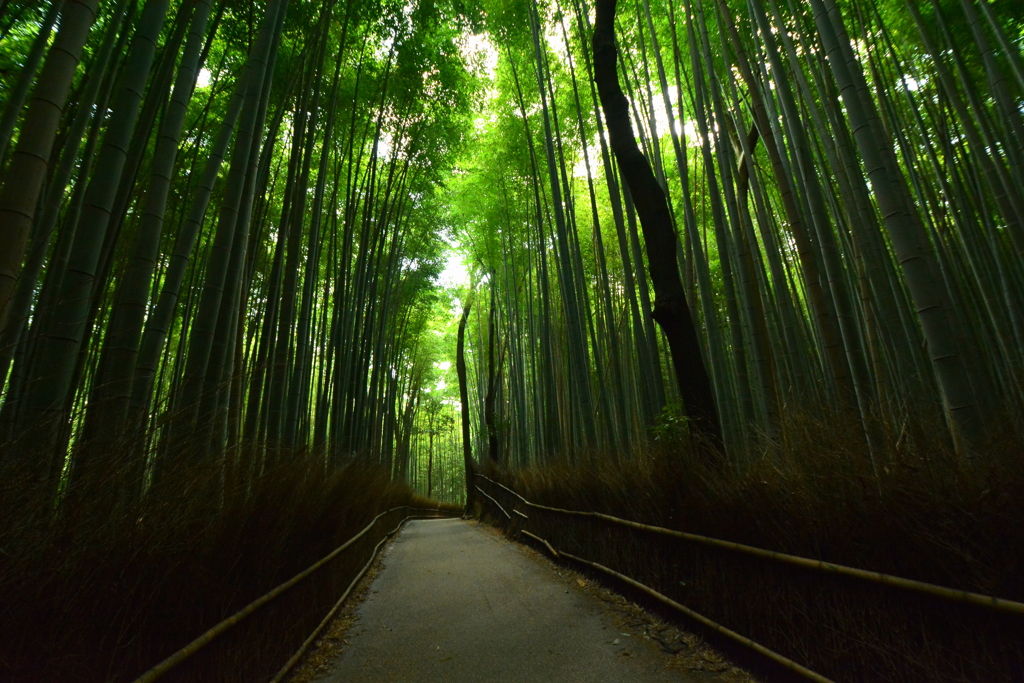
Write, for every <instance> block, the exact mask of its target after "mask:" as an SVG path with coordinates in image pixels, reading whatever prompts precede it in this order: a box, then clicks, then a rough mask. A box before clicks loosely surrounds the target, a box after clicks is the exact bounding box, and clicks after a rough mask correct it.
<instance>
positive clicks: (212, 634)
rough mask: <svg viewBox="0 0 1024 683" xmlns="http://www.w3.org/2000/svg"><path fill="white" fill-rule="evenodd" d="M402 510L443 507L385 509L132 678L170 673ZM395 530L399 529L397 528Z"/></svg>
mask: <svg viewBox="0 0 1024 683" xmlns="http://www.w3.org/2000/svg"><path fill="white" fill-rule="evenodd" d="M403 509H404V510H417V511H420V512H438V513H441V512H443V511H442V510H439V509H434V508H414V507H411V506H408V505H399V506H397V507H393V508H391V509H390V510H385V511H384V512H382V513H380V514H379V515H377V516H376V517H374V518H373V520H372V521H371V522H370V523H369V524H367V525H366V528H364V529H363V530H362V531H360V532H359V533H358V534H356V535H355V536H353V537H352V538H350V539H348V540H347V541H345V542H344V543H342V544H341V545H340V546H338V547H337V548H335V549H334V550H332V551H331V552H330V553H328V554H327V555H325V556H324V557H323V558H321V559H320V560H318V561H317V562H315V563H313V564H312V565H310V566H309V567H307V568H306V569H304V570H303V571H301V572H299V573H298V574H296V575H295V576H293V577H292V578H290V579H288V580H287V581H285V582H284V583H282V584H280V585H279V586H277V587H276V588H274V589H273V590H271V591H269V592H268V593H265V594H263V595H262V596H260V597H258V598H256V599H255V600H253V601H252V602H250V603H249V604H248V605H246V606H245V607H243V608H242V609H240V610H238V611H237V612H235V613H234V614H232V615H231V616H230V617H228V618H227V619H224V620H223V621H221V622H220V623H218V624H216V625H215V626H212V627H211V628H209V629H207V630H206V631H205V632H204V633H203V634H202V635H200V636H199V637H198V638H196V639H195V640H193V641H192V642H191V643H189V644H188V645H186V646H185V647H183V648H181V649H180V650H178V651H177V652H175V653H174V654H172V655H171V656H169V657H167V658H166V659H164V660H163V661H162V662H160V663H159V664H157V665H156V666H154V667H153V668H151V669H150V670H149V671H146V672H145V673H144V674H142V675H141V676H139V677H138V678H136V679H135V681H133V683H152V681H156V680H158V679H159V678H161V677H162V676H164V675H165V674H166V673H168V672H169V671H171V670H172V669H174V667H176V666H178V665H179V664H181V663H182V662H184V661H185V660H187V659H188V658H190V657H191V656H192V655H194V654H196V653H197V652H199V651H200V650H202V649H203V648H204V647H206V646H207V645H209V644H210V643H212V642H213V641H214V640H216V639H217V637H219V636H220V635H222V634H224V633H225V632H226V631H228V630H229V629H230V628H231V627H233V626H235V625H236V624H238V623H239V622H241V621H243V620H244V619H246V618H247V617H249V616H250V615H252V614H253V613H254V612H255V611H256V610H258V609H260V608H261V607H263V606H265V605H267V604H268V603H270V602H271V601H273V600H274V599H275V598H278V597H280V596H281V595H282V594H284V593H285V592H287V591H288V590H289V589H290V588H293V587H295V586H296V585H298V584H299V583H301V582H302V581H303V580H305V579H307V578H309V577H310V576H311V575H312V574H313V573H314V572H316V571H317V570H318V569H320V568H322V567H323V566H324V565H326V564H327V563H328V562H330V561H331V560H333V559H334V558H336V557H337V556H338V555H340V554H341V553H342V552H344V551H345V550H346V549H348V548H349V547H350V546H351V545H352V544H353V543H355V542H356V541H358V540H359V539H360V538H362V537H363V536H365V535H366V534H367V533H369V531H370V529H372V528H373V527H374V525H375V524H376V523H377V521H378V520H380V518H381V517H384V516H385V515H389V514H391V513H392V512H394V511H396V510H403ZM442 516H445V515H443V514H441V515H433V516H432V517H431V518H433V517H442ZM414 518H421V517H417V516H416V515H410V516H408V517H406V518H405V519H403V520H402V522H401V523H399V527H401V525H402V524H404V523H405V522H407V521H408V520H410V519H414ZM395 531H397V529H396V530H395ZM389 535H390V534H389ZM377 547H378V548H379V547H380V544H378V546H377ZM374 554H376V548H375V549H374ZM371 561H372V558H371ZM368 566H369V565H367V567H368ZM367 567H364V568H363V571H362V572H360V575H359V576H357V577H356V580H355V581H353V582H352V584H351V585H350V586H349V588H348V590H346V591H345V595H344V596H342V600H344V598H345V597H347V595H348V593H349V591H351V589H352V587H353V586H354V585H355V583H356V581H358V580H359V578H361V576H362V574H363V573H365V571H366V568H367ZM340 602H341V601H339V604H336V605H335V611H336V608H337V607H338V606H339V605H340ZM323 625H324V624H323V623H321V626H320V627H318V630H319V629H320V628H322V627H323ZM305 647H308V644H304V648H305ZM300 656H301V654H300ZM289 661H291V660H289ZM296 661H297V658H296ZM292 664H294V662H292ZM275 680H276V677H275Z"/></svg>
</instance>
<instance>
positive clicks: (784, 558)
mask: <svg viewBox="0 0 1024 683" xmlns="http://www.w3.org/2000/svg"><path fill="white" fill-rule="evenodd" d="M476 476H477V477H480V478H481V479H484V480H486V481H489V482H491V483H492V484H494V485H495V486H498V487H500V488H502V489H504V490H505V491H507V492H508V493H510V494H511V495H513V496H515V497H516V498H518V499H519V500H520V501H522V502H523V504H524V505H526V506H528V507H530V508H533V509H535V510H545V511H547V512H554V513H558V514H562V515H570V516H574V517H590V518H593V519H600V520H603V521H605V522H609V523H611V524H618V525H620V526H625V527H629V528H631V529H637V530H639V531H645V532H648V533H652V534H658V535H661V536H670V537H672V538H678V539H680V540H683V541H688V542H691V543H698V544H701V545H706V546H710V547H714V548H722V549H725V550H731V551H733V552H737V553H743V554H746V555H752V556H754V557H759V558H762V559H766V560H771V561H774V562H781V563H785V564H789V565H793V566H796V567H802V568H804V569H810V570H812V571H818V572H823V573H826V574H838V575H840V576H848V577H850V578H854V579H859V580H861V581H868V582H871V583H876V584H880V585H883V586H890V587H892V588H899V589H902V590H907V591H912V592H916V593H920V594H923V595H929V596H932V597H937V598H941V599H943V600H948V601H950V602H958V603H961V604H967V605H974V606H976V607H983V608H987V609H991V610H994V611H996V612H1005V613H1008V614H1015V615H1018V616H1024V602H1016V601H1014V600H1007V599H1005V598H997V597H995V596H992V595H983V594H981V593H972V592H970V591H965V590H959V589H956V588H947V587H945V586H938V585H935V584H932V583H927V582H925V581H916V580H914V579H905V578H902V577H899V576H893V575H892V574H884V573H882V572H875V571H869V570H866V569H857V568H856V567H847V566H845V565H841V564H835V563H833V562H825V561H823V560H814V559H811V558H807V557H799V556H797V555H788V554H786V553H780V552H776V551H774V550H765V549H764V548H756V547H754V546H750V545H744V544H742V543H734V542H733V541H724V540H722V539H719V538H712V537H711V536H702V535H700V534H691V533H687V532H685V531H675V530H674V529H666V528H664V527H659V526H652V525H650V524H641V523H640V522H633V521H630V520H628V519H622V518H620V517H613V516H612V515H606V514H604V513H603V512H583V511H581V510H565V509H562V508H556V507H550V506H548V505H541V504H540V503H533V502H531V501H528V500H527V499H526V498H524V497H523V496H521V495H519V494H518V493H516V492H515V491H513V490H512V489H510V488H509V487H507V486H505V485H504V484H502V483H500V482H497V481H494V480H493V479H491V478H490V477H487V476H485V475H483V474H477V475H476ZM506 514H507V513H506Z"/></svg>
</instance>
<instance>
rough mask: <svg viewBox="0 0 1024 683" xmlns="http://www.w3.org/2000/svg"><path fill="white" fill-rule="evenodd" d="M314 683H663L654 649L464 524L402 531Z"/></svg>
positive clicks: (523, 556)
mask: <svg viewBox="0 0 1024 683" xmlns="http://www.w3.org/2000/svg"><path fill="white" fill-rule="evenodd" d="M384 562H385V566H384V568H383V569H382V570H381V572H380V574H379V575H378V577H377V579H376V581H375V582H374V584H373V585H372V590H371V591H370V592H369V593H368V598H367V599H366V601H365V602H363V603H362V604H361V605H360V606H359V609H358V620H357V621H356V622H355V625H354V626H353V628H352V629H351V630H350V631H349V632H348V634H347V635H346V636H345V639H346V643H347V645H346V647H345V648H344V649H343V651H342V654H341V656H340V657H339V658H338V659H337V660H336V661H335V662H334V664H333V665H332V667H331V669H330V670H329V671H328V672H326V673H325V674H324V675H322V676H320V677H319V678H318V679H317V681H318V682H320V681H327V682H331V683H342V682H344V683H419V682H423V683H427V682H430V683H443V682H446V681H458V682H459V683H474V682H479V683H490V682H492V681H493V682H499V681H500V682H501V683H553V682H556V681H557V682H558V683H576V682H579V683H668V682H670V681H671V682H674V683H678V682H679V681H695V680H702V679H703V677H698V676H696V675H693V676H692V677H691V675H688V674H687V673H685V672H683V671H680V670H679V669H678V668H668V667H667V665H668V663H669V661H670V659H671V657H670V656H668V655H666V654H664V653H663V652H661V651H660V650H659V649H658V647H657V646H656V645H655V644H654V642H653V641H650V640H645V639H643V638H638V637H629V636H626V635H625V634H622V633H620V632H619V629H618V628H617V627H616V626H615V623H616V622H615V620H614V618H613V615H612V613H611V611H610V610H609V609H608V607H607V606H606V605H605V604H604V603H602V602H601V601H600V600H598V599H597V598H595V597H594V596H592V595H590V594H588V593H587V592H585V591H584V590H582V589H580V588H579V587H578V586H577V585H576V583H575V582H572V581H570V579H568V578H566V577H563V576H560V575H559V574H557V573H556V572H555V571H553V570H552V566H551V565H550V564H549V563H546V562H545V561H543V560H541V559H539V558H537V557H534V556H533V555H531V554H530V553H529V552H528V551H526V550H524V549H522V548H519V547H517V546H515V545H514V544H512V543H509V542H507V541H505V540H504V539H503V538H501V537H500V536H498V535H496V534H494V533H492V532H489V531H487V530H484V529H481V528H480V527H479V525H478V524H476V523H473V522H465V521H462V520H431V521H414V522H410V523H409V524H408V525H407V526H406V527H405V529H404V531H403V532H402V533H401V534H400V535H399V537H398V538H397V540H396V541H395V542H394V544H393V545H392V547H391V548H390V550H389V551H388V553H387V555H386V556H385V560H384Z"/></svg>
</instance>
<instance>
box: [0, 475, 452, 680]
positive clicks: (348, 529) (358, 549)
mask: <svg viewBox="0 0 1024 683" xmlns="http://www.w3.org/2000/svg"><path fill="white" fill-rule="evenodd" d="M291 460H292V462H291V464H290V465H288V466H284V467H279V468H277V469H275V470H272V471H269V472H267V473H266V474H265V475H264V476H262V477H261V478H260V479H258V480H257V481H255V482H254V483H253V485H252V487H251V488H249V489H247V490H246V491H240V490H239V491H228V492H227V493H226V495H225V496H224V498H223V500H224V502H223V504H218V503H217V502H216V501H213V502H211V500H210V498H211V496H210V492H211V491H217V490H218V486H217V482H219V481H220V471H219V468H211V467H207V468H205V469H204V468H196V469H193V470H191V471H189V472H176V473H173V474H171V475H168V477H167V478H166V479H165V480H164V486H162V487H161V488H160V490H159V491H153V492H151V495H149V496H147V497H146V498H145V500H144V501H143V502H142V503H141V504H140V505H137V506H135V507H132V508H130V509H122V510H120V511H119V512H118V513H117V514H116V515H114V516H113V518H108V519H104V520H102V523H97V521H96V520H92V519H90V518H89V515H88V508H85V509H84V511H83V512H81V513H79V514H76V515H64V516H62V517H60V518H57V519H56V521H54V519H51V518H47V517H46V516H45V515H43V516H40V515H35V516H30V517H31V518H33V519H34V520H35V521H33V522H32V523H30V524H22V525H19V526H14V527H10V526H9V527H6V528H5V529H3V531H2V532H0V533H2V534H3V535H2V536H0V551H2V554H0V679H2V680H4V681H12V682H14V681H26V682H28V681H48V682H49V681H53V682H59V681H129V680H132V679H134V678H135V677H136V676H138V675H139V674H141V673H142V672H143V671H145V670H146V669H148V668H149V667H151V666H152V665H154V664H156V663H157V662H159V661H160V660H162V659H163V658H164V657H166V656H167V655H169V654H171V653H172V652H174V651H176V650H177V649H178V648H180V647H182V646H183V645H185V644H186V643H188V642H189V641H191V640H192V639H193V638H195V637H196V636H198V635H199V634H200V633H202V632H203V631H204V630H205V629H207V628H209V627H210V626H212V625H214V624H216V623H217V622H219V621H220V620H221V619H223V618H225V617H226V616H228V615H230V614H232V613H233V612H235V611H237V610H238V609H240V608H241V607H243V606H245V605H246V604H248V603H249V602H251V601H252V600H254V599H255V598H257V597H259V596H260V595H262V594H263V593H265V592H267V591H268V590H270V589H271V588H273V587H274V586H276V585H278V584H279V583H281V582H283V581H285V580H287V579H288V578H290V577H291V576H293V575H295V574H296V573H298V572H299V571H301V570H303V569H305V568H306V567H307V566H309V565H310V564H312V563H313V562H315V561H316V560H318V559H319V558H321V557H322V556H324V555H326V554H327V553H328V552H330V550H332V549H333V548H335V547H336V546H338V545H340V543H342V542H344V541H345V540H347V539H348V538H350V537H351V536H353V535H354V534H355V533H356V532H358V531H359V530H360V529H362V528H363V527H364V526H366V524H367V523H368V522H369V521H370V520H371V519H372V518H373V517H374V516H375V515H376V514H377V513H378V512H380V511H382V510H386V509H389V508H391V507H394V506H398V505H410V504H411V505H416V504H425V503H426V501H422V500H418V499H416V497H415V496H414V494H412V492H411V491H410V490H409V489H407V488H406V487H404V486H401V485H397V484H394V483H392V482H390V481H388V479H387V478H386V477H385V476H383V475H382V474H381V473H379V472H376V471H374V470H372V469H366V468H360V467H357V466H350V467H347V468H345V469H343V470H341V471H336V472H333V473H331V474H325V473H324V471H323V467H322V465H321V464H319V463H316V462H314V461H312V460H308V459H303V458H301V457H295V458H293V459H291ZM40 497H41V496H37V495H35V492H33V491H32V490H31V489H27V490H25V489H22V488H19V487H17V485H16V484H15V483H13V482H10V481H8V482H7V483H6V486H5V487H4V490H2V491H0V501H3V503H4V509H3V510H0V514H5V515H6V516H5V518H6V519H8V520H10V519H15V518H17V519H25V518H26V515H24V514H18V513H17V509H18V508H24V507H25V506H26V505H27V504H29V503H31V501H33V500H38V499H39V498H40ZM430 505H433V503H430ZM403 514H404V513H402V512H399V513H394V514H392V515H390V516H388V517H386V518H384V519H382V520H381V522H380V523H379V524H377V525H376V527H375V528H374V530H373V532H372V533H370V534H367V536H365V537H364V538H363V539H361V540H360V541H359V542H357V543H356V544H355V545H353V546H352V547H351V548H350V549H349V550H348V551H346V552H345V553H343V554H342V555H341V556H340V557H339V558H338V559H337V560H335V561H333V562H332V563H331V564H330V565H328V566H327V567H325V569H324V570H322V571H320V572H318V573H317V574H315V575H314V576H313V577H312V578H310V579H309V580H307V581H305V582H303V583H301V584H299V586H297V587H296V588H295V589H293V590H292V591H289V592H288V593H287V594H285V596H283V597H282V598H280V599H278V600H277V601H275V602H273V603H271V604H270V605H268V606H267V607H265V608H263V609H262V610H260V611H259V612H257V613H256V614H255V615H254V616H253V617H251V618H250V619H248V620H246V621H245V622H243V623H242V624H241V625H239V626H236V627H235V628H233V629H232V630H231V631H229V632H228V633H227V634H226V635H225V636H224V637H222V638H220V639H218V640H217V641H215V642H214V644H212V645H211V646H209V647H208V648H207V649H205V650H203V651H202V652H201V653H200V654H199V655H197V656H196V657H195V658H193V659H192V660H190V661H189V662H188V663H187V664H186V665H185V666H183V667H182V668H181V669H180V670H176V671H175V672H174V673H173V674H172V675H171V676H168V678H167V680H189V681H207V680H208V681H252V680H260V679H261V678H262V679H265V678H269V676H270V675H271V674H272V673H274V671H276V669H277V667H279V666H280V665H281V664H282V663H283V662H284V660H285V659H287V657H288V656H289V655H290V654H291V653H292V652H293V651H294V650H295V649H296V648H297V646H298V645H299V643H301V642H302V640H303V639H304V638H305V637H306V635H308V634H309V633H310V632H311V631H312V629H313V627H314V626H315V625H316V624H317V623H318V622H319V620H320V619H321V618H322V616H323V614H324V613H325V612H326V611H327V609H329V607H330V605H331V604H332V603H333V602H334V599H335V598H336V597H337V595H339V594H340V593H341V591H342V590H343V589H344V587H345V586H346V585H347V584H348V582H349V581H350V580H351V579H352V577H353V576H354V575H355V573H356V572H357V571H358V570H359V568H360V567H361V566H362V565H363V564H364V563H365V562H366V558H367V556H368V554H369V552H370V551H371V550H372V548H373V546H374V545H375V544H376V543H377V542H378V541H379V540H380V538H381V537H382V536H383V534H384V533H385V532H387V531H388V530H390V529H391V528H393V527H394V526H395V525H396V524H397V522H398V520H400V519H401V517H402V515H403Z"/></svg>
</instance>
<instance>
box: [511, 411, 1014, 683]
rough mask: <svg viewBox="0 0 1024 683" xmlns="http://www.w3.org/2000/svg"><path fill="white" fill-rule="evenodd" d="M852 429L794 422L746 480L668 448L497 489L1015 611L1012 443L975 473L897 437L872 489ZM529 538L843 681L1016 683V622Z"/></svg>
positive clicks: (756, 565)
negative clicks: (966, 595)
mask: <svg viewBox="0 0 1024 683" xmlns="http://www.w3.org/2000/svg"><path fill="white" fill-rule="evenodd" d="M858 429H859V428H858V426H857V425H856V424H855V423H853V424H851V423H850V421H848V420H844V419H841V418H837V417H835V416H832V417H826V418H816V419H815V418H811V417H808V416H806V415H800V416H790V417H789V419H788V420H787V422H786V424H785V425H784V426H783V428H782V429H780V431H779V434H777V435H776V436H775V437H774V438H773V439H771V440H768V439H766V440H764V442H763V443H764V444H765V445H764V446H763V447H762V450H761V453H760V455H759V456H757V457H755V458H754V459H753V461H752V462H750V463H748V464H747V465H746V466H745V467H744V468H742V469H739V468H736V469H734V468H721V467H712V466H707V465H703V464H701V463H700V461H699V459H697V458H693V457H689V454H688V453H687V452H686V449H685V447H684V446H683V445H682V443H681V440H679V439H676V438H673V436H672V434H671V433H670V432H669V433H666V431H665V430H662V431H661V433H660V438H659V440H658V441H655V442H652V443H651V444H650V445H649V446H648V448H647V449H646V451H645V452H643V453H640V454H637V455H636V456H635V457H633V458H632V459H628V460H626V461H625V462H623V463H621V464H618V463H615V462H613V461H612V460H611V459H610V458H608V457H602V455H601V454H593V455H591V456H590V457H582V458H579V459H577V460H576V461H575V462H573V463H568V462H562V463H555V464H551V465H548V466H545V467H538V468H533V469H527V470H523V471H519V472H515V473H507V474H504V475H500V473H499V476H501V478H502V479H503V480H505V481H506V482H507V483H509V484H511V485H513V487H514V488H516V490H518V491H519V492H520V493H522V494H523V495H525V496H526V497H527V498H529V499H531V500H533V501H536V502H540V503H545V504H547V505H552V506H556V507H565V508H571V509H580V510H594V511H601V512H607V513H609V514H613V515H616V516H620V517H624V518H627V519H634V520H637V521H643V522H647V523H651V524H656V525H660V526H667V527H671V528H675V529H682V530H686V531H690V532H694V533H700V534H706V535H709V536H714V537H718V538H724V539H728V540H732V541H738V542H741V543H747V544H750V545H754V546H758V547H762V548H770V549H773V550H778V551H783V552H787V553H792V554H796V555H802V556H805V557H812V558H818V559H823V560H827V561H830V562H836V563H841V564H846V565H851V566H855V567H861V568H865V569H872V570H876V571H881V572H886V573H891V574H896V575H900V576H905V577H909V578H914V579H919V580H923V581H928V582H932V583H938V584H941V585H945V586H951V587H954V588H962V589H966V590H970V591H975V592H981V593H986V594H991V595H997V596H1000V597H1004V598H1009V599H1014V600H1024V458H1022V455H1024V453H1022V452H1021V451H1022V450H1024V449H1022V448H1021V445H1020V441H1019V440H1018V439H1016V438H1014V437H1013V435H1009V434H1008V435H1004V436H1002V437H1000V438H998V439H995V440H994V441H993V443H992V444H990V446H989V448H988V450H987V451H986V455H985V456H984V457H983V456H980V455H979V456H977V457H976V458H974V459H973V460H970V461H967V460H964V459H962V458H959V457H957V456H956V455H954V454H952V453H951V452H950V451H949V450H948V447H947V446H946V444H944V443H942V442H941V441H940V440H939V439H938V438H933V437H932V436H931V435H934V434H941V430H939V429H928V428H926V427H925V426H921V425H918V426H916V428H911V427H901V428H900V429H899V430H893V431H892V433H888V434H887V435H886V437H885V439H886V446H885V448H884V449H880V451H881V452H879V453H878V454H877V456H876V457H877V468H878V473H879V476H878V477H877V478H876V477H875V476H874V471H873V467H872V465H871V463H870V461H869V459H868V458H867V457H866V456H865V455H864V454H863V451H862V450H861V449H859V448H858V447H857V444H858V441H859V439H858V434H857V431H858ZM499 500H500V501H501V502H502V504H504V502H505V501H504V500H503V499H501V498H499ZM509 502H511V501H509ZM526 528H528V529H530V530H531V531H533V532H534V533H537V534H538V535H541V536H543V537H545V538H549V540H551V541H552V543H554V544H555V546H556V547H558V548H563V549H565V550H567V551H568V552H571V553H574V554H579V555H581V556H583V557H587V558H589V559H592V560H594V561H597V562H601V563H604V564H608V565H610V566H612V567H615V568H617V569H619V570H620V571H624V572H625V573H627V574H630V575H632V576H634V577H635V578H637V579H638V580H640V581H643V582H645V583H648V584H649V585H653V586H655V587H657V588H659V590H662V592H665V593H667V594H669V595H671V596H673V597H675V598H676V599H679V600H680V601H681V602H683V603H684V604H687V605H689V606H690V607H692V608H693V609H695V610H697V611H698V612H701V613H704V614H706V615H707V616H709V617H711V618H712V619H715V620H716V621H720V622H721V623H724V624H725V625H727V626H730V627H731V628H733V629H735V630H737V631H739V632H741V633H744V634H746V635H749V636H750V637H752V638H754V639H755V640H758V641H760V642H763V643H764V644H766V645H768V646H769V647H772V648H773V649H776V650H777V651H779V652H782V653H783V654H786V655H787V656H790V657H792V658H793V659H796V660H797V661H800V662H802V663H805V664H806V665H808V666H811V668H814V669H816V670H818V671H820V672H821V673H823V674H825V675H829V676H831V677H833V678H835V679H836V680H887V681H1002V680H1005V681H1013V680H1024V623H1021V622H1022V621H1024V620H1021V619H1019V618H1016V619H1015V618H1010V617H1005V616H993V615H992V614H990V613H988V612H986V611H984V610H980V609H975V608H967V607H960V606H955V605H950V604H946V603H941V602H935V601H933V600H930V599H924V598H918V597H915V596H908V595H905V594H903V593H900V592H897V591H894V590H890V589H884V588H882V587H878V586H874V585H864V584H860V583H858V582H854V581H851V580H845V579H837V578H833V577H825V576H822V575H818V574H813V573H811V572H808V571H805V570H798V569H795V568H790V567H785V566H778V565H769V564H767V563H765V562H764V561H761V560H755V559H753V558H747V557H743V556H739V555H737V554H735V553H729V552H726V551H716V550H712V549H707V548H701V547H695V546H691V545H687V546H685V547H682V546H681V544H679V543H675V542H666V540H664V539H659V538H651V537H648V536H645V535H643V534H638V533H635V532H631V531H629V530H626V529H622V528H615V527H613V526H612V525H608V524H606V523H601V522H595V521H592V520H585V519H577V518H567V517H565V516H558V515H552V514H539V513H538V512H537V511H534V512H532V513H531V520H530V523H529V524H527V526H526Z"/></svg>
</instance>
